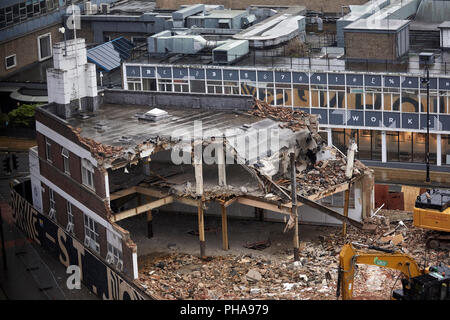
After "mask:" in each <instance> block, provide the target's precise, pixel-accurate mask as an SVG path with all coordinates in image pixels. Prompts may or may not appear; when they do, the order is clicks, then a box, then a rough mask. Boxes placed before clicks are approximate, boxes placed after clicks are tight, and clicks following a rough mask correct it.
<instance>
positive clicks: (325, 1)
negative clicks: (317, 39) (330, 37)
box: [156, 0, 367, 13]
mask: <svg viewBox="0 0 450 320" xmlns="http://www.w3.org/2000/svg"><path fill="white" fill-rule="evenodd" d="M366 2H367V0H336V1H329V0H280V1H277V2H276V3H274V1H273V0H203V1H202V3H203V4H221V5H224V6H225V8H230V9H246V8H248V7H249V6H251V5H274V4H276V5H279V6H305V7H306V9H307V10H314V11H320V12H324V13H341V11H342V6H348V5H355V4H358V5H360V4H364V3H366ZM197 3H198V1H195V0H156V7H157V8H160V9H179V8H180V6H181V5H192V4H197Z"/></svg>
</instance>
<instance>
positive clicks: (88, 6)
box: [84, 1, 92, 15]
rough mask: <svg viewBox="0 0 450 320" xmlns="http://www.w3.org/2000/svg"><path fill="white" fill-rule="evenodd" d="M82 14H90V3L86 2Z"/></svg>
mask: <svg viewBox="0 0 450 320" xmlns="http://www.w3.org/2000/svg"><path fill="white" fill-rule="evenodd" d="M84 13H85V14H87V15H89V14H92V3H91V2H90V1H86V3H85V4H84Z"/></svg>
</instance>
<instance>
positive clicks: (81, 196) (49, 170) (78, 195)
mask: <svg viewBox="0 0 450 320" xmlns="http://www.w3.org/2000/svg"><path fill="white" fill-rule="evenodd" d="M39 165H40V170H41V175H42V176H43V177H45V178H47V179H48V180H49V181H51V182H53V183H54V184H55V185H56V186H58V187H59V188H61V190H63V191H64V192H66V193H67V194H70V195H71V196H72V197H73V198H75V199H77V200H78V201H79V202H81V203H83V204H84V205H85V206H86V207H88V208H89V209H91V210H92V211H94V212H95V213H97V214H98V215H99V216H101V217H102V218H104V219H106V209H105V204H104V202H103V200H102V199H99V198H97V197H96V196H95V195H94V194H93V193H92V192H91V191H89V190H88V189H87V187H85V186H83V185H80V184H78V183H75V182H74V181H73V180H72V179H71V178H70V177H69V176H67V175H66V174H64V173H62V172H60V171H57V170H55V167H53V166H52V165H51V164H50V163H48V162H47V161H45V160H42V159H41V160H40V161H39Z"/></svg>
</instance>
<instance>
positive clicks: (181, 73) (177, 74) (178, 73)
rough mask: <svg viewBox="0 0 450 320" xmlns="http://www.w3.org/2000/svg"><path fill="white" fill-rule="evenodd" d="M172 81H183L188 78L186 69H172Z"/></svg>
mask: <svg viewBox="0 0 450 320" xmlns="http://www.w3.org/2000/svg"><path fill="white" fill-rule="evenodd" d="M173 77H174V79H184V78H187V77H188V70H187V69H186V68H175V67H174V68H173Z"/></svg>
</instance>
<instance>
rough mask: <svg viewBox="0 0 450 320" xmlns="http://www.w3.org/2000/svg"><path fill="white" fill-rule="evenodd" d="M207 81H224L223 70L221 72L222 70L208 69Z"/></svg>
mask: <svg viewBox="0 0 450 320" xmlns="http://www.w3.org/2000/svg"><path fill="white" fill-rule="evenodd" d="M206 79H208V80H222V70H220V69H206Z"/></svg>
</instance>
